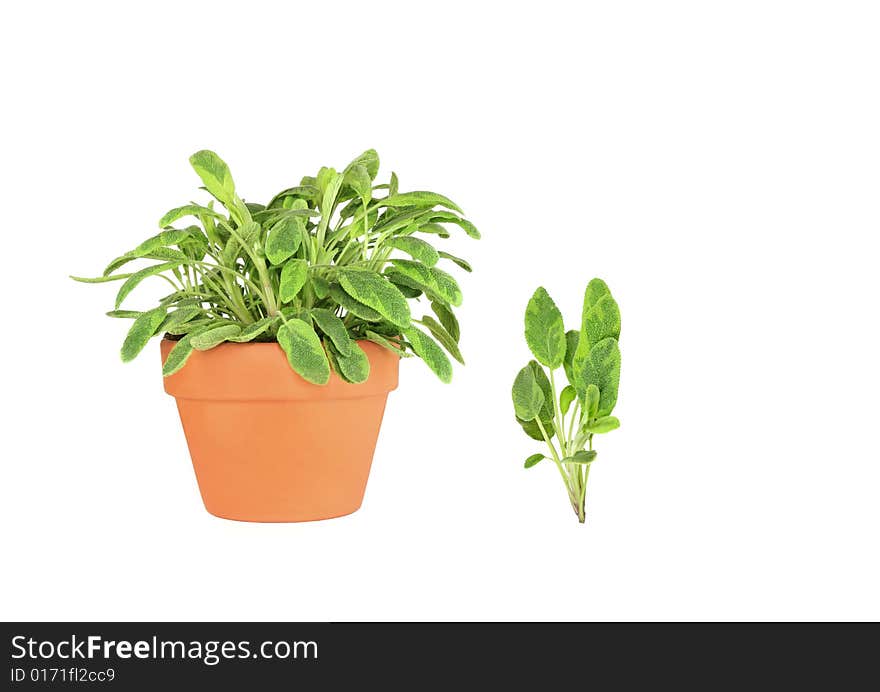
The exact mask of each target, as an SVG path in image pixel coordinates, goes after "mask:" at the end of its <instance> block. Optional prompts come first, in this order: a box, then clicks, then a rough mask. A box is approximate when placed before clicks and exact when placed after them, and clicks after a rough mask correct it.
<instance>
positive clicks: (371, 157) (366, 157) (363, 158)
mask: <svg viewBox="0 0 880 692" xmlns="http://www.w3.org/2000/svg"><path fill="white" fill-rule="evenodd" d="M355 166H363V167H364V168H365V169H366V171H367V175H369V176H370V180H371V181H372V180H374V179H375V178H376V175H377V174H378V173H379V154H378V153H376V150H375V149H367V150H366V151H365V152H364V153H363V154H361V155H360V156H358V157H357V158H356V159H354V160H353V161H352V162H351V163H350V164H348V166H346V168H345V170H346V172H348V171H349V170H350V169H352V168H354V167H355Z"/></svg>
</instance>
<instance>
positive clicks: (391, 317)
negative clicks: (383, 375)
mask: <svg viewBox="0 0 880 692" xmlns="http://www.w3.org/2000/svg"><path fill="white" fill-rule="evenodd" d="M339 283H340V284H341V285H342V288H343V289H344V290H345V292H346V293H348V295H350V296H351V297H352V298H354V299H355V300H357V301H358V302H361V303H363V304H364V305H366V306H367V307H371V308H373V309H374V310H375V311H376V312H378V313H379V314H380V315H382V317H384V318H385V319H386V320H388V321H389V322H391V323H392V324H395V325H397V326H398V327H401V328H406V327H408V326H409V324H410V314H409V305H407V303H406V298H405V297H404V296H403V294H402V293H401V292H400V291H399V290H397V288H395V287H394V286H393V285H392V284H391V283H390V282H389V281H387V280H386V279H385V278H383V277H382V276H381V275H380V274H377V273H375V272H372V271H368V270H363V269H348V268H346V269H341V270H340V271H339ZM420 355H421V354H420Z"/></svg>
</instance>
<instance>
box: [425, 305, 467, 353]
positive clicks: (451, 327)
mask: <svg viewBox="0 0 880 692" xmlns="http://www.w3.org/2000/svg"><path fill="white" fill-rule="evenodd" d="M431 309H432V310H433V311H434V314H435V315H437V319H438V320H440V324H442V325H443V328H444V329H445V330H446V331H447V332H449V336H451V337H452V338H453V339H454V340H455V343H458V341H459V339H460V338H461V328H460V327H459V324H458V318H456V316H455V314H454V313H453V312H452V309H451V308H449V307H448V306H447V305H444V304H443V303H441V302H439V301H436V300H435V301H432V302H431Z"/></svg>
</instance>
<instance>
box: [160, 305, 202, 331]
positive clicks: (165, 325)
mask: <svg viewBox="0 0 880 692" xmlns="http://www.w3.org/2000/svg"><path fill="white" fill-rule="evenodd" d="M202 314H204V310H202V308H200V307H183V308H177V309H176V310H173V311H172V312H169V313H168V315H167V316H166V317H165V320H164V321H163V322H162V325H161V327H160V328H159V329H158V331H166V330H168V329H170V328H172V327H174V326H175V325H179V324H185V323H186V322H189V321H190V320H193V319H195V318H196V317H198V316H199V315H202Z"/></svg>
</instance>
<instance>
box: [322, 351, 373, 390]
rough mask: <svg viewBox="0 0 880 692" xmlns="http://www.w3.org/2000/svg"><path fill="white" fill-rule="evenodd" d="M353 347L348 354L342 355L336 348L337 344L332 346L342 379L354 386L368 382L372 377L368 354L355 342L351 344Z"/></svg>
mask: <svg viewBox="0 0 880 692" xmlns="http://www.w3.org/2000/svg"><path fill="white" fill-rule="evenodd" d="M349 343H350V345H351V347H350V348H349V351H348V353H347V354H344V353H341V352H340V351H339V349H337V348H336V342H332V343H331V344H330V350H331V353H333V355H334V357H335V360H336V366H337V369H338V370H339V373H340V375H341V376H342V379H344V380H345V381H346V382H350V383H352V384H360V383H361V382H366V381H367V378H368V377H369V376H370V361H369V359H368V358H367V354H366V353H364V351H363V349H362V348H361V347H360V346H358V345H357V344H356V343H355V342H353V341H350V342H349Z"/></svg>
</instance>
